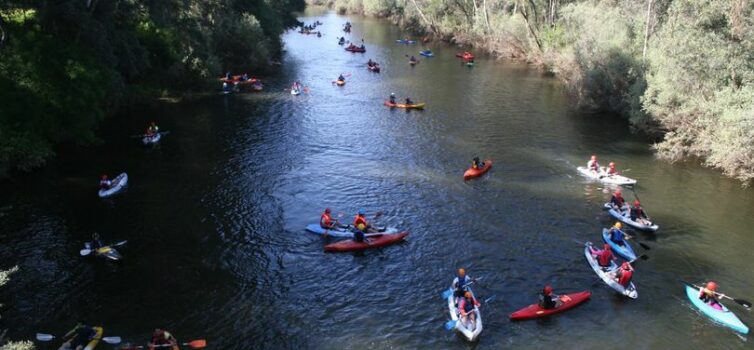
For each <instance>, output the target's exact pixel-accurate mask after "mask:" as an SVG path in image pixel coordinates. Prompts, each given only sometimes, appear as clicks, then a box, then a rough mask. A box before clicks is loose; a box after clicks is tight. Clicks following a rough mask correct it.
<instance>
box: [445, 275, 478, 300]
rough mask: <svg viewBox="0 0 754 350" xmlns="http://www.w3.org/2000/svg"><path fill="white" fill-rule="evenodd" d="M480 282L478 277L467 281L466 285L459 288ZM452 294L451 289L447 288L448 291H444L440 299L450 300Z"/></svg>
mask: <svg viewBox="0 0 754 350" xmlns="http://www.w3.org/2000/svg"><path fill="white" fill-rule="evenodd" d="M481 280H482V277H479V278H473V279H472V280H471V281H469V282H468V283H466V284H464V285H463V286H461V288H466V287H468V286H470V285H472V284H474V283H475V282H476V281H481ZM452 294H453V288H448V289H446V290H444V291H443V292H442V298H443V299H448V298H450V296H451V295H452Z"/></svg>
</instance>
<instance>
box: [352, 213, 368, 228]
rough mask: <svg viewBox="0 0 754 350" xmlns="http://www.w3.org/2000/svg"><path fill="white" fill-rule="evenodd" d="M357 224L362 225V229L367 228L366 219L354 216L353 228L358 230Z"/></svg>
mask: <svg viewBox="0 0 754 350" xmlns="http://www.w3.org/2000/svg"><path fill="white" fill-rule="evenodd" d="M359 224H363V225H364V227H369V223H367V219H365V218H364V217H363V216H361V215H356V217H355V218H354V219H353V226H354V227H356V228H357V229H358V227H359Z"/></svg>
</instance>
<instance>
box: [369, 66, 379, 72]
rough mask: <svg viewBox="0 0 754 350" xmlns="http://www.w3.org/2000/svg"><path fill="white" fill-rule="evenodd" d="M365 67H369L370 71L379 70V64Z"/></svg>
mask: <svg viewBox="0 0 754 350" xmlns="http://www.w3.org/2000/svg"><path fill="white" fill-rule="evenodd" d="M367 69H369V70H370V71H372V72H375V73H379V72H380V66H367Z"/></svg>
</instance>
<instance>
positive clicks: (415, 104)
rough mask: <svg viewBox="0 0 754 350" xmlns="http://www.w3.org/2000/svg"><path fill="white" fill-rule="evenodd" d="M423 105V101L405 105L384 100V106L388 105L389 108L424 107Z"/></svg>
mask: <svg viewBox="0 0 754 350" xmlns="http://www.w3.org/2000/svg"><path fill="white" fill-rule="evenodd" d="M424 105H425V103H424V102H422V103H412V104H410V105H407V104H405V103H390V101H385V106H388V107H390V108H405V109H424Z"/></svg>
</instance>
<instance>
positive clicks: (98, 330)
mask: <svg viewBox="0 0 754 350" xmlns="http://www.w3.org/2000/svg"><path fill="white" fill-rule="evenodd" d="M92 329H93V330H94V332H95V334H94V337H93V338H92V340H90V341H89V343H87V344H86V347H84V350H94V348H96V347H97V344H99V342H100V340H102V334H103V333H104V329H102V327H92ZM74 338H76V334H75V333H74V334H73V336H72V337H70V338H68V340H66V343H67V342H70V341H72V340H73V339H74ZM66 348H69V347H66ZM60 349H63V347H62V346H61V347H60Z"/></svg>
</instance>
